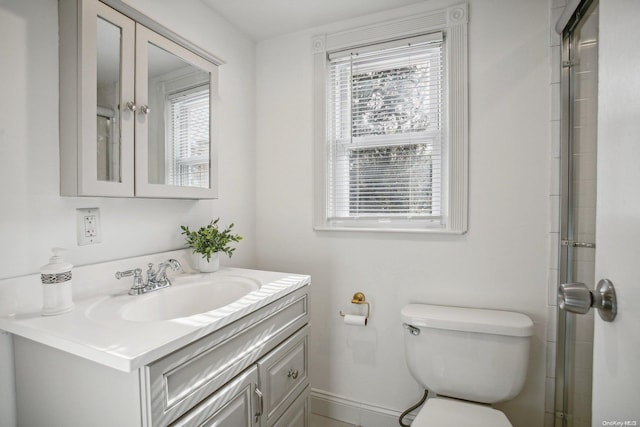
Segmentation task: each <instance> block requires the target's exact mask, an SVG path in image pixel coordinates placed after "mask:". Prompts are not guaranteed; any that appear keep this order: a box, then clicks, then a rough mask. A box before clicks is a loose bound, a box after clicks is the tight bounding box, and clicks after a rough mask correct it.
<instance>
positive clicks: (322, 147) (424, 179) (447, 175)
mask: <svg viewBox="0 0 640 427" xmlns="http://www.w3.org/2000/svg"><path fill="white" fill-rule="evenodd" d="M439 14H440V15H441V16H442V17H443V18H444V19H443V21H444V22H443V23H442V24H439V25H432V27H433V28H431V31H425V30H424V28H426V27H428V25H426V23H432V24H433V23H434V22H437V21H435V20H434V17H437V16H439ZM447 17H449V18H448V19H447ZM452 17H453V18H452ZM454 18H455V19H454ZM405 26H406V27H408V30H409V32H413V34H398V28H404V27H405ZM412 27H415V28H420V29H421V31H420V32H421V34H420V33H418V34H417V35H416V31H418V30H412V29H411V28H412ZM372 33H373V34H377V37H376V38H378V39H379V40H375V41H373V42H372V41H371V35H372ZM365 36H366V37H367V40H366V41H362V40H360V38H362V37H365ZM353 46H355V47H353ZM314 49H315V50H316V109H317V112H316V122H315V126H316V187H315V191H316V212H315V216H316V217H315V225H316V229H321V230H336V229H337V230H344V229H347V230H372V231H432V232H433V231H437V232H455V233H462V232H465V231H466V205H467V183H466V180H467V141H466V135H467V130H466V108H467V106H466V5H458V6H454V7H452V8H449V9H447V10H442V11H438V12H434V13H430V14H426V15H423V16H417V17H412V18H407V19H406V20H404V21H403V22H402V25H398V22H397V21H396V22H392V23H383V24H379V25H378V26H373V27H367V28H365V29H363V30H357V29H356V30H352V31H349V32H345V33H339V34H334V35H324V36H320V37H317V38H315V39H314ZM320 113H321V114H322V115H320Z"/></svg>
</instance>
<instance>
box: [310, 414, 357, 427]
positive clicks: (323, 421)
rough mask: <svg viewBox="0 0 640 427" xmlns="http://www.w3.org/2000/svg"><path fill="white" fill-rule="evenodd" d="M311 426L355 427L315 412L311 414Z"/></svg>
mask: <svg viewBox="0 0 640 427" xmlns="http://www.w3.org/2000/svg"><path fill="white" fill-rule="evenodd" d="M311 427H356V426H355V425H353V424H347V423H343V422H342V421H336V420H334V419H331V418H326V417H323V416H320V415H317V414H311Z"/></svg>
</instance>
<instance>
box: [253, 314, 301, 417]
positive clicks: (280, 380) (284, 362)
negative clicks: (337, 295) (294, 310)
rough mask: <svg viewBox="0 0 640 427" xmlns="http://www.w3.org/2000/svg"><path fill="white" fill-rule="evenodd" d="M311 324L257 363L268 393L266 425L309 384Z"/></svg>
mask: <svg viewBox="0 0 640 427" xmlns="http://www.w3.org/2000/svg"><path fill="white" fill-rule="evenodd" d="M308 333H309V327H308V326H305V327H304V328H302V329H300V330H299V331H298V332H296V333H295V334H294V335H292V336H291V337H290V338H289V339H287V340H286V341H285V342H283V343H282V344H281V345H280V346H278V347H277V348H276V349H274V350H273V351H272V352H271V353H269V354H268V355H267V356H265V357H264V358H262V359H261V360H260V361H259V362H258V370H259V373H260V386H261V387H262V388H263V391H264V393H265V408H264V409H265V410H264V413H265V414H264V417H265V418H266V423H265V422H264V421H263V426H264V425H272V424H273V422H274V421H275V420H276V419H278V418H280V417H281V414H282V413H283V412H284V411H285V410H286V409H287V407H289V405H291V402H293V401H294V400H295V399H296V396H298V395H299V394H300V391H301V390H303V389H304V388H305V387H306V386H307V385H308V384H309V375H308V339H309V337H308Z"/></svg>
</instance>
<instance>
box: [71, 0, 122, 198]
mask: <svg viewBox="0 0 640 427" xmlns="http://www.w3.org/2000/svg"><path fill="white" fill-rule="evenodd" d="M58 7H59V19H60V193H61V195H63V196H123V197H132V196H133V195H134V185H133V184H134V169H133V168H134V164H133V155H134V119H135V117H134V115H135V112H134V110H135V100H134V95H135V94H134V67H135V60H134V59H135V22H134V21H132V20H131V19H129V18H127V17H126V16H124V15H123V14H121V13H119V12H117V11H115V10H114V9H112V8H110V7H108V6H106V5H104V4H103V3H101V2H99V1H95V0H60V1H59V3H58Z"/></svg>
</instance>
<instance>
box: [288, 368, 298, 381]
mask: <svg viewBox="0 0 640 427" xmlns="http://www.w3.org/2000/svg"><path fill="white" fill-rule="evenodd" d="M287 378H293V379H294V380H295V379H296V378H298V370H297V369H289V372H287Z"/></svg>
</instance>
